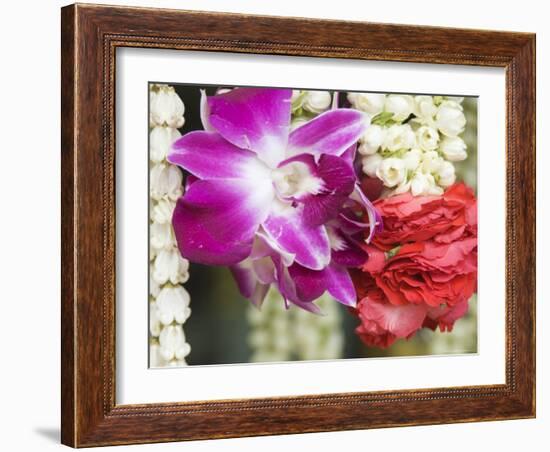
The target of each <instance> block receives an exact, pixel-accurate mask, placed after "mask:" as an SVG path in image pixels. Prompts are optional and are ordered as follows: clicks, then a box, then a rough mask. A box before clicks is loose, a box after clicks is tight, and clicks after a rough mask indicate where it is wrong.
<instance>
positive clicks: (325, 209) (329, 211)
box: [279, 154, 356, 226]
mask: <svg viewBox="0 0 550 452" xmlns="http://www.w3.org/2000/svg"><path fill="white" fill-rule="evenodd" d="M317 160H318V162H317V161H316V158H315V157H314V156H313V155H312V154H299V155H297V156H294V157H291V158H290V159H287V160H285V161H283V162H281V163H280V164H279V167H280V168H284V167H285V166H286V165H288V164H291V163H294V162H300V163H303V164H304V165H305V166H306V167H307V168H308V169H309V172H310V176H309V178H310V179H315V180H317V181H318V182H317V184H318V185H319V186H320V188H319V190H318V192H314V193H310V192H308V191H307V190H304V191H303V193H301V194H300V195H299V196H293V197H292V199H293V200H296V201H299V202H301V203H303V204H304V212H303V215H304V219H305V222H306V223H307V224H309V225H310V226H319V225H322V224H325V223H326V222H327V221H329V220H330V219H333V218H336V216H337V215H338V212H339V210H340V208H341V207H342V205H343V204H344V202H345V201H346V200H347V198H348V196H349V195H350V193H351V192H352V191H353V189H354V186H355V181H356V178H355V174H354V172H353V168H352V167H351V165H349V164H348V163H347V162H346V161H345V160H344V159H343V158H341V157H337V156H334V155H327V154H323V155H321V156H320V157H319V158H318V159H317ZM306 171H307V170H306ZM304 177H305V176H304ZM304 184H305V185H307V184H308V181H304ZM310 185H315V182H313V183H310Z"/></svg>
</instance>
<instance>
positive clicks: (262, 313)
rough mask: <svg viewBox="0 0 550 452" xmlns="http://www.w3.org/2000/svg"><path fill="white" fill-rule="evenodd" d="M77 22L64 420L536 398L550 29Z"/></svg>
mask: <svg viewBox="0 0 550 452" xmlns="http://www.w3.org/2000/svg"><path fill="white" fill-rule="evenodd" d="M304 30H308V32H307V33H304ZM61 31H62V150H61V153H62V266H63V268H62V275H63V278H62V300H61V301H62V372H61V373H62V382H61V384H62V442H63V443H64V444H67V445H70V446H73V447H86V446H101V445H114V444H133V443H147V442H162V441H179V440H193V439H211V438H226V437H236V436H254V435H272V434H284V433H301V432H319V431H335V430H350V429H364V428H377V427H393V426H403V425H425V424H439V423H451V422H471V421H484V420H503V419H518V418H528V417H534V416H535V393H534V392H535V331H534V328H535V36H534V35H533V34H527V33H510V32H496V31H481V30H466V29H448V28H436V27H418V26H408V25H388V24H374V23H360V22H339V21H328V20H312V19H300V18H279V17H263V16H245V15H234V14H217V13H203V12H189V11H177V10H162V9H146V8H126V7H109V6H93V5H78V4H76V5H71V6H67V7H65V8H63V9H62V30H61Z"/></svg>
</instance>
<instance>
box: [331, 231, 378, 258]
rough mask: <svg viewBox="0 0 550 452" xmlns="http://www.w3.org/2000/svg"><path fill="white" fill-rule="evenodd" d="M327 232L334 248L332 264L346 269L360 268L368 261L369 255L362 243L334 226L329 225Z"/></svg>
mask: <svg viewBox="0 0 550 452" xmlns="http://www.w3.org/2000/svg"><path fill="white" fill-rule="evenodd" d="M327 231H328V233H329V238H330V242H331V243H330V245H331V248H332V262H334V263H336V264H338V265H342V266H344V267H360V266H361V265H363V264H364V263H365V262H366V261H367V259H368V254H367V252H366V251H365V250H364V249H363V248H362V246H361V244H360V243H357V242H356V241H355V240H354V239H353V238H351V237H349V236H347V235H346V234H344V233H343V232H342V231H341V230H340V229H336V228H334V227H332V226H328V225H327Z"/></svg>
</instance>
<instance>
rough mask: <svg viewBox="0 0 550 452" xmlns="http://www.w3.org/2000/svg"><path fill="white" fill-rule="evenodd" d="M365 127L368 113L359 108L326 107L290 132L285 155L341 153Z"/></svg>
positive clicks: (361, 133)
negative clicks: (334, 108) (327, 108)
mask: <svg viewBox="0 0 550 452" xmlns="http://www.w3.org/2000/svg"><path fill="white" fill-rule="evenodd" d="M366 128H367V116H366V115H365V114H364V113H362V112H360V111H357V110H352V109H349V108H339V109H337V110H329V111H327V112H325V113H322V114H320V115H319V116H317V117H315V118H314V119H312V120H311V121H309V122H307V123H305V124H304V125H303V126H301V127H299V128H298V129H295V130H294V131H293V132H291V134H290V137H289V140H288V150H287V156H288V157H292V156H293V155H297V154H302V153H309V154H331V155H342V154H343V153H344V152H345V151H346V150H347V149H348V148H349V147H350V146H351V145H353V144H354V143H355V142H357V140H358V139H359V137H361V135H363V133H364V132H365V130H366Z"/></svg>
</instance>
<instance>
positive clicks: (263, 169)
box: [168, 131, 270, 179]
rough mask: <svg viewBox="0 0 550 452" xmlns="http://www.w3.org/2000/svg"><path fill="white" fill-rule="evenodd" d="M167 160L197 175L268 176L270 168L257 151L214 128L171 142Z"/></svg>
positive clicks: (223, 176)
mask: <svg viewBox="0 0 550 452" xmlns="http://www.w3.org/2000/svg"><path fill="white" fill-rule="evenodd" d="M168 161H169V162H170V163H174V164H176V165H179V166H181V167H182V168H183V169H185V170H187V171H189V172H190V173H191V174H193V175H194V176H196V177H198V178H200V179H232V178H237V179H240V178H244V179H268V178H269V177H270V176H269V169H268V168H267V166H266V165H265V164H264V163H262V162H261V161H260V160H259V159H258V157H257V156H256V154H254V153H253V152H250V151H246V150H244V149H240V148H238V147H236V146H234V145H233V144H231V143H230V142H229V141H227V140H225V139H224V138H223V137H222V136H221V135H219V134H218V133H215V132H204V131H195V132H189V133H187V134H185V135H184V136H183V137H181V138H180V139H178V140H177V141H176V142H175V143H174V144H173V145H172V152H171V153H170V155H169V156H168Z"/></svg>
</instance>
